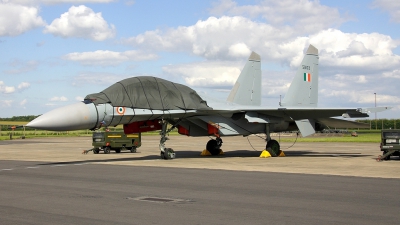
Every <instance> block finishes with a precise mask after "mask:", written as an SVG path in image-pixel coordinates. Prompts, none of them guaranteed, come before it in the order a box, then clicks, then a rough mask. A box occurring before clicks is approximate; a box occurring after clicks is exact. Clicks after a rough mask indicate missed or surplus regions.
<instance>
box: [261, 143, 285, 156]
mask: <svg viewBox="0 0 400 225" xmlns="http://www.w3.org/2000/svg"><path fill="white" fill-rule="evenodd" d="M265 148H266V149H267V150H270V151H272V153H271V152H270V153H271V155H272V154H275V155H273V156H279V155H280V154H281V152H282V151H281V146H280V145H279V142H277V141H276V140H270V141H268V142H267V146H266V147H265Z"/></svg>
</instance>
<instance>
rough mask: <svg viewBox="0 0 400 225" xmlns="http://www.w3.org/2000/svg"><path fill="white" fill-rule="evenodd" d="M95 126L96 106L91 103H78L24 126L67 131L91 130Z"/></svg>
mask: <svg viewBox="0 0 400 225" xmlns="http://www.w3.org/2000/svg"><path fill="white" fill-rule="evenodd" d="M96 124H97V110H96V106H95V105H94V104H93V103H90V104H85V103H83V102H79V103H76V104H72V105H67V106H64V107H61V108H57V109H54V110H52V111H50V112H47V113H45V114H43V115H41V116H39V117H38V118H36V119H34V120H32V121H31V122H30V123H28V124H27V125H26V126H27V127H31V128H36V129H41V130H51V131H69V130H83V129H92V128H94V127H95V126H96Z"/></svg>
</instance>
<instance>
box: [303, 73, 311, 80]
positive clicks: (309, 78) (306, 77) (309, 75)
mask: <svg viewBox="0 0 400 225" xmlns="http://www.w3.org/2000/svg"><path fill="white" fill-rule="evenodd" d="M304 81H307V82H311V73H304Z"/></svg>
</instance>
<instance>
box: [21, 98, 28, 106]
mask: <svg viewBox="0 0 400 225" xmlns="http://www.w3.org/2000/svg"><path fill="white" fill-rule="evenodd" d="M27 102H28V100H26V99H24V100H22V101H21V102H20V103H19V105H20V106H24V105H26V103H27Z"/></svg>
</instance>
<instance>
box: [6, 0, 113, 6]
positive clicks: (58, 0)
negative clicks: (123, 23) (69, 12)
mask: <svg viewBox="0 0 400 225" xmlns="http://www.w3.org/2000/svg"><path fill="white" fill-rule="evenodd" d="M116 1H117V0H2V2H4V3H8V2H13V3H16V4H21V5H38V4H41V3H43V4H49V5H55V4H64V3H71V4H83V3H110V2H116Z"/></svg>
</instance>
